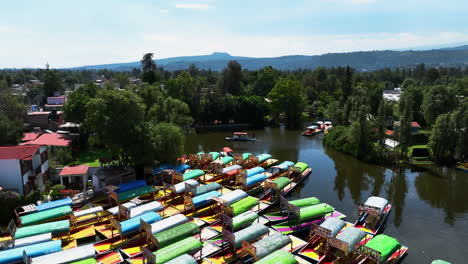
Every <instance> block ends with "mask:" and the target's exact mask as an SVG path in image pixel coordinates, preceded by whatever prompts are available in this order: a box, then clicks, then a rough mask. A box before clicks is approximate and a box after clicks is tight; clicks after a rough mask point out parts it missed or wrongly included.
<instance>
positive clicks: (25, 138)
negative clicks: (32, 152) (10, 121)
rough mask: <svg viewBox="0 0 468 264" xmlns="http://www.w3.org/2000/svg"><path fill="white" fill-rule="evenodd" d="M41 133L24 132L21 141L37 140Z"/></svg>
mask: <svg viewBox="0 0 468 264" xmlns="http://www.w3.org/2000/svg"><path fill="white" fill-rule="evenodd" d="M40 135H41V134H39V133H24V134H23V139H22V140H21V141H31V140H35V139H36V138H37V137H38V136H40Z"/></svg>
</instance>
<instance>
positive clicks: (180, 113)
mask: <svg viewBox="0 0 468 264" xmlns="http://www.w3.org/2000/svg"><path fill="white" fill-rule="evenodd" d="M161 100H162V101H161V102H160V104H155V105H153V107H152V108H151V109H150V110H149V117H150V118H151V119H152V120H153V121H155V122H156V123H158V122H166V123H172V124H175V125H178V126H180V127H188V126H190V125H191V124H192V123H193V118H192V117H191V116H190V109H189V107H188V105H187V104H186V103H184V102H182V101H180V100H178V99H173V98H172V97H167V98H165V99H162V98H161Z"/></svg>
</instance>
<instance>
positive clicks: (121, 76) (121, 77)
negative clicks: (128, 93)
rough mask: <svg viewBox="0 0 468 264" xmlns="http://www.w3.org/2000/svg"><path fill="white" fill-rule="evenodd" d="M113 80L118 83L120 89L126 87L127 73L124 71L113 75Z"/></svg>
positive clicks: (128, 82) (127, 81)
mask: <svg viewBox="0 0 468 264" xmlns="http://www.w3.org/2000/svg"><path fill="white" fill-rule="evenodd" d="M115 81H116V82H117V83H118V84H119V88H120V89H126V88H127V87H128V85H129V84H130V80H129V79H128V75H127V74H125V73H118V74H117V75H115Z"/></svg>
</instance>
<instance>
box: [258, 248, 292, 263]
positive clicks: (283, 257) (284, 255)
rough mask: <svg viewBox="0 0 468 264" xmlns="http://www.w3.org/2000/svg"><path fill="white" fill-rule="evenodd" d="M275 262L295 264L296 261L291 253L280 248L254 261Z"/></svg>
mask: <svg viewBox="0 0 468 264" xmlns="http://www.w3.org/2000/svg"><path fill="white" fill-rule="evenodd" d="M277 263H282V264H296V263H298V262H297V260H296V259H295V258H294V255H293V254H291V253H289V252H286V251H284V250H282V249H280V250H277V251H275V252H273V253H271V254H270V255H268V256H266V257H264V258H262V259H261V260H259V261H257V262H255V263H254V264H277Z"/></svg>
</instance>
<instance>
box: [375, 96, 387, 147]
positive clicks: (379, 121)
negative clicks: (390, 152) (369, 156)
mask: <svg viewBox="0 0 468 264" xmlns="http://www.w3.org/2000/svg"><path fill="white" fill-rule="evenodd" d="M386 119H387V114H386V112H385V100H383V99H382V98H381V99H380V104H379V109H378V113H377V118H376V119H375V123H376V126H377V129H378V131H377V133H378V139H379V144H380V146H381V147H384V144H385V129H386V126H385V122H386V121H387V120H386Z"/></svg>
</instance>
